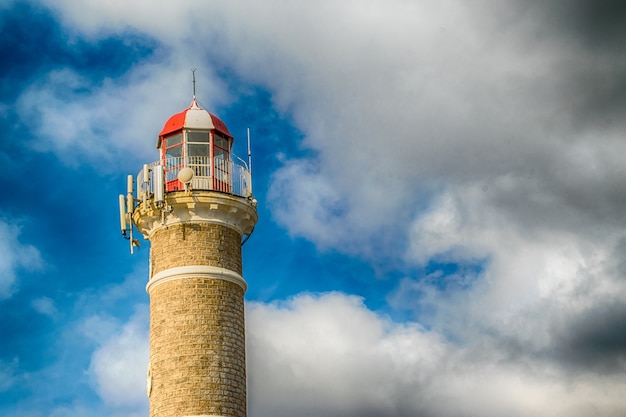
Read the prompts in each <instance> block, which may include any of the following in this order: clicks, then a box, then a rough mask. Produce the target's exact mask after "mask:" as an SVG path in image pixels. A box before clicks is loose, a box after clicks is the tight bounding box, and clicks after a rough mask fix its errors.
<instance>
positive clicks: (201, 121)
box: [159, 97, 233, 143]
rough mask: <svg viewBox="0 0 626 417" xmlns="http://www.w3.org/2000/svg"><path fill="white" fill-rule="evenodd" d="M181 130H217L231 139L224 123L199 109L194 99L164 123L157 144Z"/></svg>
mask: <svg viewBox="0 0 626 417" xmlns="http://www.w3.org/2000/svg"><path fill="white" fill-rule="evenodd" d="M182 129H198V130H217V131H218V132H220V133H222V134H224V135H226V136H228V137H231V138H232V137H233V136H232V135H231V134H230V132H229V131H228V127H226V125H225V124H224V122H222V121H221V120H220V119H219V118H218V117H217V116H215V115H214V114H211V113H209V112H208V111H206V110H204V109H203V108H202V107H200V106H199V105H198V102H197V101H196V98H195V97H194V99H193V101H192V102H191V105H190V106H189V107H188V108H186V109H185V110H183V111H182V112H180V113H176V114H175V115H173V116H172V117H170V118H169V119H168V120H167V122H165V125H164V126H163V130H161V133H159V143H160V142H161V139H162V138H163V137H164V136H167V135H169V134H170V133H174V132H177V131H179V130H182Z"/></svg>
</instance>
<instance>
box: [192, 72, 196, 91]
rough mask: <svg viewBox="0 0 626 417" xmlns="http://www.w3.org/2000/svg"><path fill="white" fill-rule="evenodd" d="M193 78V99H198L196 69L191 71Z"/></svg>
mask: <svg viewBox="0 0 626 417" xmlns="http://www.w3.org/2000/svg"><path fill="white" fill-rule="evenodd" d="M191 77H192V80H193V98H196V69H195V68H192V69H191Z"/></svg>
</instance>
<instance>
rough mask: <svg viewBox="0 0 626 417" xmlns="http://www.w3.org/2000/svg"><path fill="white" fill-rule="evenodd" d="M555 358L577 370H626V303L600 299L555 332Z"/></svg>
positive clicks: (611, 371) (619, 371) (613, 371)
mask: <svg viewBox="0 0 626 417" xmlns="http://www.w3.org/2000/svg"><path fill="white" fill-rule="evenodd" d="M555 333H556V337H555V346H554V350H553V355H554V360H556V361H558V362H561V363H563V364H564V365H565V366H566V367H568V368H570V369H572V370H574V371H576V370H578V371H580V370H586V371H593V372H598V373H608V374H611V373H623V372H624V371H626V303H624V302H623V301H619V300H608V301H607V302H606V303H603V302H600V303H598V304H597V305H595V306H594V307H592V308H589V309H587V310H585V311H583V312H582V313H581V314H579V315H578V316H576V317H573V318H570V319H568V320H567V322H566V324H565V325H564V326H563V328H561V329H558V330H556V331H555Z"/></svg>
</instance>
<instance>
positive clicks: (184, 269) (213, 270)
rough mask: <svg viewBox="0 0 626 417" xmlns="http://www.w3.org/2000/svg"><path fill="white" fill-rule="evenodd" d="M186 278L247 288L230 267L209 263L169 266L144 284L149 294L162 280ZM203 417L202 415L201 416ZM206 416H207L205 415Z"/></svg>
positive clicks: (240, 277) (244, 282) (239, 276)
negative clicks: (214, 280)
mask: <svg viewBox="0 0 626 417" xmlns="http://www.w3.org/2000/svg"><path fill="white" fill-rule="evenodd" d="M186 278H213V279H222V280H224V281H229V282H232V283H234V284H237V285H239V286H240V287H241V288H243V291H244V292H245V291H246V290H247V289H248V284H247V283H246V281H245V280H244V279H243V277H242V276H241V275H239V274H238V273H236V272H235V271H231V270H230V269H226V268H221V267H219V266H209V265H189V266H179V267H176V268H170V269H166V270H163V271H161V272H159V273H157V274H155V275H154V276H153V277H152V278H150V280H149V281H148V284H147V285H146V291H147V292H148V294H150V290H152V288H154V287H156V286H157V285H160V284H163V283H164V282H169V281H174V280H177V279H186ZM188 417H200V416H188ZM202 417H204V416H202ZM207 417H208V416H207Z"/></svg>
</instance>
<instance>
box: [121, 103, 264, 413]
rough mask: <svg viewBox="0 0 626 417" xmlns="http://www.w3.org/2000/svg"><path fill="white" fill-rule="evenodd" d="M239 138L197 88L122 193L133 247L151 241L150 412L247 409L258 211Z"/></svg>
mask: <svg viewBox="0 0 626 417" xmlns="http://www.w3.org/2000/svg"><path fill="white" fill-rule="evenodd" d="M233 140H234V138H233V136H232V135H231V133H230V131H229V130H228V128H227V127H226V125H225V124H224V122H222V121H221V120H220V119H219V118H218V117H216V116H215V115H213V114H211V113H209V112H208V111H207V110H205V109H204V108H202V107H201V106H200V105H199V104H198V102H197V101H196V98H195V94H194V97H193V100H192V102H191V105H190V106H189V107H188V108H186V109H185V110H183V111H182V112H180V113H177V114H174V115H173V116H171V117H170V118H169V119H168V120H167V121H166V122H165V124H164V126H163V129H162V130H161V132H160V133H159V135H158V139H157V145H156V147H157V149H158V152H159V157H158V160H157V161H155V162H152V163H149V164H145V165H144V166H143V168H142V169H141V170H140V172H139V173H138V175H137V176H136V177H135V176H129V177H128V184H127V188H128V189H127V193H126V194H125V195H120V223H121V228H122V234H123V235H124V237H126V238H127V239H128V240H129V241H130V248H131V252H133V251H134V248H135V247H137V246H138V245H139V241H138V240H137V239H136V238H135V236H134V231H135V230H136V231H139V232H140V233H141V234H142V235H143V237H144V238H145V239H146V240H148V241H149V242H150V261H149V277H148V283H147V285H146V291H147V292H148V294H149V297H150V361H149V365H148V370H147V377H146V378H147V381H146V393H147V395H148V397H149V402H150V417H221V416H238V417H241V416H246V415H247V409H246V345H245V322H244V293H245V291H246V288H247V284H246V281H245V280H244V278H243V276H242V261H241V248H242V245H243V243H244V242H245V241H246V240H247V238H248V237H249V236H250V234H251V233H252V231H253V229H254V226H255V224H256V222H257V219H258V217H257V210H256V204H257V202H256V200H255V199H254V198H253V196H252V181H251V175H250V167H249V160H248V163H246V162H245V161H243V160H241V159H239V158H237V157H236V156H235V155H234V154H233ZM248 149H249V147H248Z"/></svg>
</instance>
